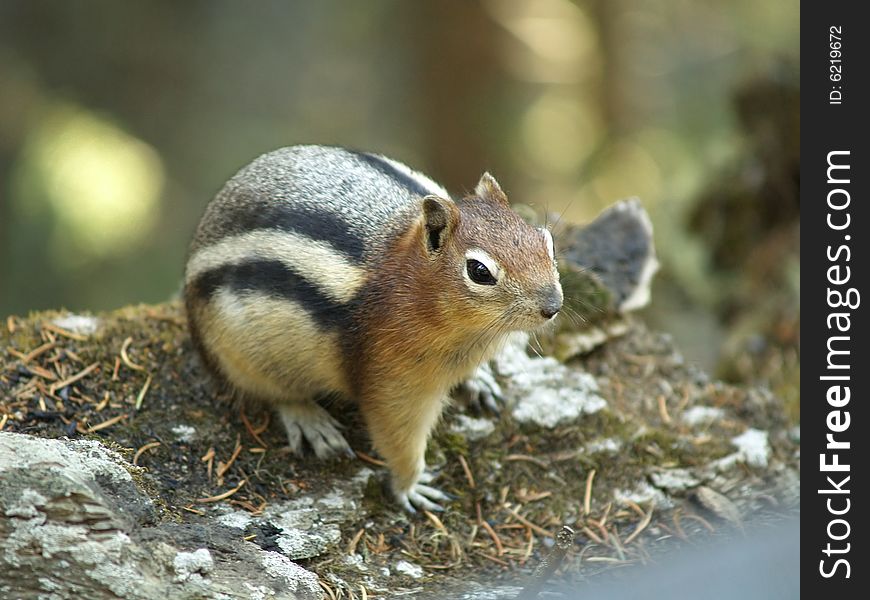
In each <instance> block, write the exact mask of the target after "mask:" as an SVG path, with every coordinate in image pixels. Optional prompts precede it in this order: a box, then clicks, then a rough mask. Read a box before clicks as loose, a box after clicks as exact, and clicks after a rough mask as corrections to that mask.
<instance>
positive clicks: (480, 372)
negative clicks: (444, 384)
mask: <svg viewBox="0 0 870 600" xmlns="http://www.w3.org/2000/svg"><path fill="white" fill-rule="evenodd" d="M454 397H455V398H456V399H458V400H460V401H462V402H463V403H464V404H465V405H466V407H467V408H468V409H469V410H470V411H471V412H474V413H476V414H480V413H482V412H483V410H484V409H486V410H488V411H489V412H491V413H494V414H498V413H499V412H500V411H501V407H500V404H501V403H502V402H503V401H504V394H503V393H502V391H501V386H500V385H499V384H498V381H496V380H495V376H494V375H493V374H492V368H490V366H489V363H484V364H482V365H480V367H478V368H477V371H476V372H475V374H474V376H473V377H471V378H470V379H468V380H466V381H463V382H462V383H460V384H459V385H458V386H456V390H455V392H454Z"/></svg>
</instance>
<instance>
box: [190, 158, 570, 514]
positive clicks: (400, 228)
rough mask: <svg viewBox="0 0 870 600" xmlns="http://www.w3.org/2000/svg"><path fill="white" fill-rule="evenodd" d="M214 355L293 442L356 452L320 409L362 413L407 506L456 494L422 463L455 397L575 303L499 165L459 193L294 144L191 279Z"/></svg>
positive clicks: (432, 506) (242, 187)
mask: <svg viewBox="0 0 870 600" xmlns="http://www.w3.org/2000/svg"><path fill="white" fill-rule="evenodd" d="M184 299H185V305H186V309H187V317H188V322H189V325H190V332H191V335H192V337H193V340H194V343H195V345H196V347H197V349H198V350H199V352H200V353H201V355H202V357H203V359H204V362H205V363H206V365H207V366H208V367H209V368H210V370H211V371H212V372H213V373H214V374H216V375H217V377H218V378H219V379H220V380H223V381H224V382H226V383H228V384H230V386H231V387H232V388H234V390H235V391H236V392H238V393H239V394H240V395H241V396H242V397H244V398H251V399H254V400H258V401H262V402H265V403H267V404H270V405H272V406H274V407H275V409H276V410H277V412H278V413H279V414H280V416H281V419H282V421H283V423H284V426H285V427H286V430H287V437H288V440H289V444H290V447H291V449H292V450H294V451H295V452H300V451H301V450H302V445H303V439H304V440H306V441H307V443H308V444H309V445H310V446H311V448H312V449H313V450H314V453H315V454H316V455H317V456H318V457H325V456H329V455H331V454H334V453H341V452H347V453H350V452H351V451H350V448H349V446H348V444H347V442H346V441H345V439H344V437H343V436H342V434H341V433H340V432H339V425H338V423H337V422H336V421H335V420H334V419H333V417H332V416H331V415H330V414H329V413H328V412H327V411H326V409H324V408H323V407H322V406H321V405H319V404H318V403H317V402H316V398H318V397H322V396H324V395H332V396H337V397H341V398H345V399H350V400H352V401H355V402H357V403H358V405H359V407H360V413H361V415H362V417H363V419H364V421H365V423H366V426H367V429H368V433H369V435H370V437H371V440H372V443H373V445H374V448H375V449H376V450H377V452H378V453H380V455H381V456H382V457H383V458H384V459H385V461H386V463H387V465H388V467H389V470H390V472H391V482H392V490H393V493H394V494H395V496H396V498H397V500H398V501H399V503H400V504H401V505H402V506H403V507H404V508H405V509H406V510H408V511H410V512H414V507H415V506H416V507H417V508H422V509H426V510H440V509H441V506H440V505H439V504H438V502H439V501H443V500H445V499H448V498H449V497H448V496H447V495H446V494H444V493H443V492H441V491H440V490H438V489H436V488H433V487H430V486H428V485H425V483H427V482H429V481H430V480H431V477H428V474H427V473H425V460H424V454H425V451H426V444H427V440H428V437H429V434H430V432H431V431H432V429H433V427H434V425H435V424H436V422H437V420H438V418H439V416H440V414H441V411H442V408H443V407H444V405H445V403H446V402H447V401H448V399H449V398H448V395H449V393H450V390H451V388H453V387H454V386H455V385H457V384H459V383H460V382H462V381H463V380H466V379H467V378H469V377H471V376H473V374H474V372H475V370H476V369H477V368H478V367H479V366H480V365H481V364H482V363H483V362H485V361H487V360H489V359H490V358H491V357H492V355H493V354H494V353H495V352H496V351H497V350H498V348H499V347H500V345H501V344H503V343H504V341H505V340H506V339H507V337H508V336H509V335H510V334H511V333H512V332H515V331H520V330H533V329H536V328H538V327H540V326H542V325H544V324H545V323H547V322H549V321H551V320H552V319H553V318H554V317H555V316H556V314H557V313H558V312H559V310H560V309H561V306H562V288H561V286H560V283H559V275H558V272H557V270H556V262H555V252H554V248H553V238H552V236H551V235H550V232H549V231H548V230H547V229H545V228H541V229H539V228H535V227H532V226H531V225H529V224H527V223H526V222H525V221H523V220H522V219H521V218H520V217H519V216H518V215H517V214H516V213H514V212H513V211H512V210H511V208H510V205H509V204H508V200H507V197H506V196H505V194H504V192H503V191H502V190H501V188H500V187H499V185H498V183H497V182H496V180H495V179H494V178H493V177H492V176H491V175H489V174H487V173H485V174H484V175H483V176H482V177H481V178H480V181H479V182H478V184H477V186H476V187H475V190H474V193H473V194H470V195H468V196H466V197H464V198H462V199H460V200H453V199H451V197H450V195H449V194H448V193H447V192H446V191H445V190H444V188H442V187H441V186H440V185H438V184H436V183H435V182H433V181H432V180H430V179H429V178H428V177H426V176H424V175H422V174H420V173H418V172H416V171H413V170H411V169H410V168H408V167H407V166H405V165H403V164H401V163H399V162H397V161H394V160H391V159H389V158H386V157H384V156H380V155H377V154H370V153H366V152H355V151H351V150H346V149H343V148H336V147H325V146H293V147H289V148H283V149H280V150H276V151H274V152H270V153H267V154H264V155H262V156H260V157H259V158H257V159H255V160H254V161H253V162H252V163H250V164H249V165H247V166H246V167H244V168H243V169H242V170H241V171H239V172H238V173H237V174H236V175H235V176H234V177H233V178H232V179H230V181H229V182H228V183H227V184H226V185H225V186H224V187H223V189H222V190H221V191H220V192H219V193H218V195H217V196H216V197H215V198H214V200H212V201H211V203H210V204H209V205H208V207H207V208H206V210H205V214H204V216H203V217H202V220H201V221H200V223H199V227H198V228H197V231H196V234H195V236H194V239H193V242H192V244H191V248H190V255H189V259H188V262H187V268H186V272H185V286H184Z"/></svg>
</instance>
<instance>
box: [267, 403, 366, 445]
mask: <svg viewBox="0 0 870 600" xmlns="http://www.w3.org/2000/svg"><path fill="white" fill-rule="evenodd" d="M278 412H279V414H280V415H281V421H282V422H283V423H284V427H285V428H286V429H287V441H288V442H289V444H290V450H292V451H293V452H294V453H296V454H301V453H302V440H303V438H304V439H305V440H306V441H307V442H308V445H309V446H311V449H312V450H314V454H315V455H316V456H317V458H328V457H330V456H334V455H336V454H345V455H347V456H353V455H354V454H353V450H351V449H350V445H348V443H347V441H346V440H345V439H344V436H343V435H341V433H340V432H339V431H338V429H339V427H340V425H339V424H338V422H337V421H336V420H335V419H333V418H332V415H330V414H329V413H328V412H326V409H324V408H323V407H321V406H319V405H318V404H315V403H314V402H298V403H293V404H287V405H285V406H281V407H280V408H279V409H278Z"/></svg>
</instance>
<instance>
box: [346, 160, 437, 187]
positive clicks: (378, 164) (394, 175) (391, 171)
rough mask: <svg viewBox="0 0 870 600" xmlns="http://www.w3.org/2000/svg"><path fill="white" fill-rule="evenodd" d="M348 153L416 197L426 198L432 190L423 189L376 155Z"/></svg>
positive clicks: (411, 178)
mask: <svg viewBox="0 0 870 600" xmlns="http://www.w3.org/2000/svg"><path fill="white" fill-rule="evenodd" d="M348 152H349V153H350V154H353V155H354V156H356V157H357V158H358V159H359V160H361V161H362V162H364V163H365V164H367V165H368V166H370V167H371V168H373V169H376V170H377V171H380V172H381V173H382V174H384V175H386V176H387V177H389V178H390V179H392V180H393V181H395V182H397V183H398V184H399V185H401V186H402V187H403V188H405V189H407V190H410V191H411V192H412V193H413V194H414V195H416V196H421V197H422V196H428V195H430V194H431V193H432V190H429V189H427V188H425V187H423V185H422V184H421V183H420V182H419V181H417V180H416V179H414V178H413V177H411V176H409V175H408V174H407V173H403V172H402V171H400V170H399V169H397V168H396V167H394V166H393V165H391V164H390V163H389V162H387V161H386V160H384V159H383V158H381V157H380V156H378V155H376V154H369V153H368V152H354V151H352V150H348Z"/></svg>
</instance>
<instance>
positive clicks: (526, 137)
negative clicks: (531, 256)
mask: <svg viewBox="0 0 870 600" xmlns="http://www.w3.org/2000/svg"><path fill="white" fill-rule="evenodd" d="M799 24H800V15H799V3H798V2H797V1H793V0H792V1H787V0H777V1H765V2H758V1H757V0H715V1H714V0H708V1H690V0H649V1H640V0H636V1H630V0H586V1H584V0H577V1H571V0H480V1H471V0H435V1H426V2H424V1H401V0H368V1H365V2H362V1H360V2H352V1H340V0H320V1H318V2H301V1H296V2H289V1H288V2H277V1H271V2H269V1H267V2H256V3H243V2H230V1H227V0H208V1H205V0H200V1H189V2H171V1H160V2H157V1H151V2H143V1H131V2H117V1H110V0H89V1H74V2H48V1H41V0H37V1H34V0H4V1H3V2H0V194H2V196H0V315H3V316H5V315H7V314H11V313H15V314H26V313H27V312H29V311H31V310H36V309H44V308H58V307H66V308H69V309H72V310H82V309H86V310H102V309H109V308H113V307H118V306H121V305H124V304H127V303H135V302H159V301H162V300H165V299H167V298H168V297H170V296H171V295H172V294H173V293H175V292H176V291H177V289H178V288H179V284H180V280H181V273H182V269H183V264H184V257H185V252H186V245H187V242H188V239H189V237H190V235H191V233H192V231H193V229H194V227H195V225H196V221H197V219H198V217H199V215H200V214H201V212H202V210H203V208H204V206H205V204H206V203H207V202H208V200H209V199H210V198H211V197H212V196H213V195H214V193H215V192H216V191H217V190H218V189H219V188H220V186H221V185H222V184H223V182H224V181H225V180H226V179H227V178H228V177H229V176H231V175H232V174H233V173H234V172H235V171H236V170H237V169H238V168H239V167H241V166H242V165H243V164H245V163H246V162H248V161H249V160H251V159H252V158H253V157H255V156H256V155H258V154H260V153H262V152H265V151H267V150H271V149H274V148H277V147H280V146H286V145H291V144H295V143H322V144H339V145H346V146H350V147H354V148H358V149H365V150H372V151H377V152H381V153H384V154H387V155H389V156H391V157H394V158H397V159H399V160H401V161H403V162H406V163H408V164H409V165H412V166H413V167H415V168H418V169H419V170H422V171H424V172H426V173H428V174H430V175H431V176H432V177H433V178H434V179H436V180H438V181H440V182H442V183H443V184H445V186H446V187H447V188H448V189H450V190H453V191H457V192H461V191H463V190H467V189H470V188H471V187H473V185H474V184H475V182H476V181H477V178H478V177H479V175H480V173H481V172H482V171H483V170H489V171H491V172H492V173H493V174H495V175H496V177H497V178H498V179H499V181H500V182H501V184H502V186H503V187H504V188H505V189H506V190H507V191H508V194H509V196H510V197H511V199H512V200H513V201H515V202H523V203H526V204H530V205H532V206H535V207H539V208H547V209H549V210H550V211H552V212H556V213H561V212H563V211H564V214H565V216H564V217H563V218H565V219H568V220H571V221H574V222H581V223H582V222H585V221H589V220H591V219H592V218H594V216H595V215H596V214H597V213H598V212H599V211H600V210H601V209H603V208H604V207H605V206H607V205H609V204H611V203H612V202H614V201H616V200H618V199H620V198H623V197H626V196H630V195H637V196H640V197H641V199H642V200H643V203H644V205H645V206H646V207H647V209H648V210H649V211H650V213H651V216H652V218H653V222H654V225H655V228H656V239H657V247H658V252H659V256H660V259H661V261H662V263H663V270H662V272H661V273H660V275H659V277H658V279H657V282H656V287H655V289H654V295H653V306H652V307H651V308H650V309H649V310H648V311H647V315H646V318H647V319H648V320H649V321H651V322H652V324H653V325H654V326H655V327H658V328H661V329H664V330H666V331H670V332H672V333H673V334H674V335H675V336H676V338H677V340H678V342H679V344H680V345H681V347H682V348H683V350H684V351H685V353H686V355H687V358H688V359H689V360H690V361H692V362H696V363H698V364H699V365H701V366H702V367H704V368H706V369H711V370H715V371H716V372H717V373H718V374H719V375H720V376H724V377H726V378H730V379H733V380H741V381H755V380H763V381H767V382H769V383H772V385H774V387H779V388H780V389H779V391H781V392H782V393H791V394H795V393H797V394H799V392H796V391H794V390H790V389H788V387H787V383H788V382H789V381H791V379H792V378H793V377H794V376H795V375H796V373H798V372H799V367H798V365H799V360H798V347H799V320H800V305H799V289H800V276H799V274H800V267H799V256H798V249H797V242H798V239H799V206H798V199H797V192H798V190H797V186H798V176H797V167H798V161H799V145H800V120H799V106H800V100H799V85H800V82H799V55H798V42H799ZM783 386H786V387H783ZM798 397H799V396H798Z"/></svg>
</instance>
